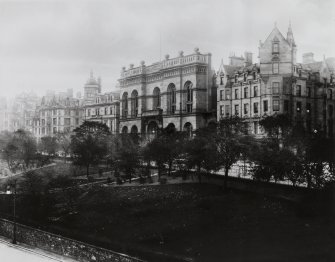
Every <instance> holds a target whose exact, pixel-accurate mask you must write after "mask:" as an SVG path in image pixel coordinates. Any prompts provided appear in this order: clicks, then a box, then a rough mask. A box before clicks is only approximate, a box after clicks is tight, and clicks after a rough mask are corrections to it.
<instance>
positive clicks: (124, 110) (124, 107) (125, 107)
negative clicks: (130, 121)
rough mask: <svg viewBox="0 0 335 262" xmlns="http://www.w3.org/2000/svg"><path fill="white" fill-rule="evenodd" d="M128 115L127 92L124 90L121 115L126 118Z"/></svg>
mask: <svg viewBox="0 0 335 262" xmlns="http://www.w3.org/2000/svg"><path fill="white" fill-rule="evenodd" d="M127 115H128V93H127V92H124V93H123V95H122V117H123V118H127Z"/></svg>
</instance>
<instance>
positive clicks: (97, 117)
mask: <svg viewBox="0 0 335 262" xmlns="http://www.w3.org/2000/svg"><path fill="white" fill-rule="evenodd" d="M84 112H85V116H84V120H86V121H97V122H101V123H105V124H106V125H107V126H108V127H109V128H110V131H111V132H112V134H118V133H119V117H120V94H119V93H116V92H109V93H104V94H97V95H95V97H94V102H89V103H86V104H85V105H84Z"/></svg>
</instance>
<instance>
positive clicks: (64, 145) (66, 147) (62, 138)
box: [56, 132, 71, 161]
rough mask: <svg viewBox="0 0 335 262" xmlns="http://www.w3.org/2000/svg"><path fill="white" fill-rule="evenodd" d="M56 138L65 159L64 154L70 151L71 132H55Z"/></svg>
mask: <svg viewBox="0 0 335 262" xmlns="http://www.w3.org/2000/svg"><path fill="white" fill-rule="evenodd" d="M56 139H57V142H58V146H59V148H60V149H61V151H62V153H63V156H64V161H66V156H67V155H68V154H69V153H70V150H71V133H70V132H58V133H57V134H56Z"/></svg>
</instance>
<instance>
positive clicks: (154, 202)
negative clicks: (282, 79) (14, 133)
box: [54, 184, 335, 261]
mask: <svg viewBox="0 0 335 262" xmlns="http://www.w3.org/2000/svg"><path fill="white" fill-rule="evenodd" d="M77 211H78V212H77V214H76V215H72V216H66V217H64V218H63V220H61V221H60V222H57V224H54V226H56V227H57V228H62V229H63V230H64V232H67V233H66V234H67V235H68V236H72V237H75V238H79V239H82V240H84V241H89V242H92V243H94V244H98V245H101V246H105V247H107V248H111V249H114V250H118V251H123V252H128V253H132V254H137V255H138V254H139V253H136V251H134V250H145V251H153V252H159V253H164V254H169V255H172V256H177V255H178V256H182V257H185V258H191V259H192V260H193V261H335V260H334V259H335V251H334V243H335V228H334V224H333V223H332V222H331V220H330V219H329V218H327V217H312V218H311V217H309V218H304V217H300V216H298V215H297V212H296V209H295V207H294V206H293V204H290V203H288V202H284V201H279V200H274V199H270V198H266V197H263V196H260V195H254V194H250V193H242V192H237V191H230V192H228V193H224V192H222V190H221V188H220V187H218V186H215V185H205V184H204V185H199V184H184V185H180V184H179V185H178V184H173V185H172V184H170V185H161V186H139V187H134V186H132V187H109V188H99V189H98V188H96V189H93V190H91V191H89V192H86V193H85V194H83V195H82V196H81V197H80V201H79V204H78V206H77ZM142 255H143V254H142ZM142 257H143V258H147V259H148V256H146V255H143V256H142ZM149 261H157V260H150V259H149ZM160 261H163V260H160ZM164 261H165V260H164ZM169 261H170V260H169ZM171 261H172V260H171Z"/></svg>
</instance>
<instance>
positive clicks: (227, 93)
mask: <svg viewBox="0 0 335 262" xmlns="http://www.w3.org/2000/svg"><path fill="white" fill-rule="evenodd" d="M226 99H227V100H229V99H230V90H226Z"/></svg>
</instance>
